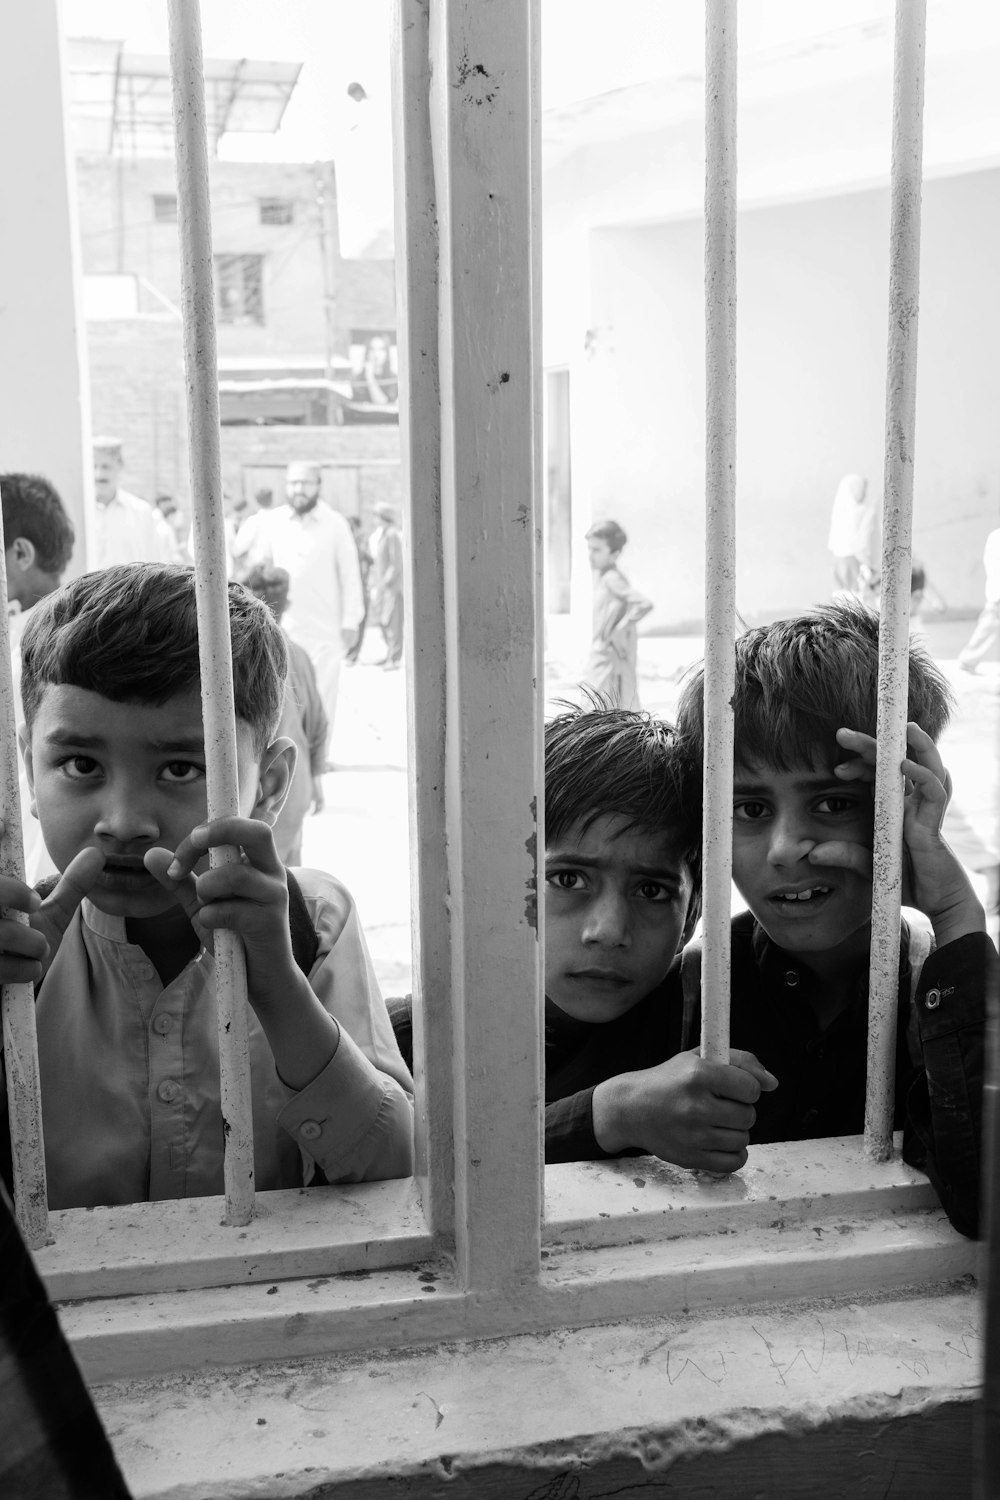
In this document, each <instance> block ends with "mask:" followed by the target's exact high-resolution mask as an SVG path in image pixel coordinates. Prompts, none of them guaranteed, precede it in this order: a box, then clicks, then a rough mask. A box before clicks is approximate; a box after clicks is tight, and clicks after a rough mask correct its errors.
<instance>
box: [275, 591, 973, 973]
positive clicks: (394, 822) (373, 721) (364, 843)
mask: <svg viewBox="0 0 1000 1500" xmlns="http://www.w3.org/2000/svg"><path fill="white" fill-rule="evenodd" d="M971 629H972V622H971V621H968V620H957V621H945V622H931V623H930V624H929V627H928V636H929V646H930V650H931V654H932V655H933V656H934V658H935V660H936V661H937V662H938V664H939V665H940V666H941V668H942V669H943V671H944V672H945V673H946V675H947V677H948V679H949V681H950V682H951V684H952V686H953V688H954V690H955V696H956V699H957V708H956V712H955V717H954V720H953V722H952V725H951V726H950V728H949V729H948V731H947V733H946V735H945V737H944V739H943V740H942V750H943V752H944V758H945V763H946V764H947V766H948V768H949V770H950V771H951V774H952V779H953V782H954V787H955V793H954V798H953V801H952V805H951V807H950V809H949V814H948V823H947V832H948V836H949V839H950V841H951V843H952V845H953V847H954V848H955V849H956V851H957V852H958V853H959V855H960V857H961V858H962V859H963V861H964V862H965V864H966V865H967V866H968V867H969V868H970V870H972V871H973V872H978V871H982V870H983V869H986V868H988V867H989V866H990V865H991V864H992V865H996V862H997V857H998V849H1000V837H998V836H1000V777H998V751H1000V737H998V731H1000V659H994V660H987V661H986V662H984V663H983V664H982V665H981V666H980V668H979V671H978V673H977V674H976V675H974V676H972V675H970V674H969V673H967V672H963V671H961V670H960V669H959V667H958V664H957V660H956V658H957V656H958V652H959V650H960V649H961V647H962V645H963V644H964V643H965V641H966V640H967V639H968V636H969V633H970V631H971ZM701 653H702V641H701V639H700V638H698V637H694V636H660V637H644V638H643V639H642V640H640V642H639V690H640V693H641V695H642V702H643V707H644V708H648V709H651V710H653V711H654V712H657V713H662V714H664V715H666V717H668V718H669V717H671V716H672V714H673V711H674V708H675V705H676V701H677V694H678V689H679V682H680V678H681V677H682V676H683V674H684V672H685V671H686V669H687V668H688V667H689V666H691V665H692V664H693V663H695V662H697V661H698V660H700V658H701ZM380 654H381V653H380V651H379V649H378V644H377V643H376V642H375V641H374V640H373V639H370V638H369V639H367V640H366V642H365V649H364V651H363V653H362V661H361V662H360V663H359V665H358V666H356V667H353V668H350V669H347V670H345V671H344V673H343V674H342V678H341V701H340V705H339V708H338V713H337V725H336V729H335V733H334V740H333V759H334V763H335V764H336V765H337V767H338V770H336V771H334V772H331V773H330V774H328V775H327V776H326V777H325V778H324V789H325V793H326V807H325V809H324V810H323V812H322V813H320V814H318V815H316V816H314V817H311V818H307V820H306V825H305V831H304V839H303V862H304V863H305V864H306V865H315V866H317V867H319V868H320V869H326V870H329V871H331V872H332V873H333V874H335V875H337V876H338V877H339V878H340V879H341V880H343V882H344V883H345V885H347V887H348V888H349V889H350V890H351V892H352V893H353V895H354V897H355V900H356V901H357V903H358V908H359V911H360V913H361V919H362V921H363V923H364V927H365V931H366V933H367V935H368V942H369V946H370V947H371V950H372V956H373V959H374V961H375V967H376V970H377V972H378V975H379V979H380V981H381V983H382V987H383V990H384V991H385V993H386V994H402V993H405V992H406V991H407V990H408V989H409V988H410V973H411V958H410V870H409V849H408V828H407V785H406V782H407V777H406V683H405V669H404V671H397V672H383V671H382V670H381V669H380V668H379V667H378V666H377V665H376V662H377V660H378V658H379V656H380ZM577 669H578V668H577V657H576V655H575V654H574V653H573V652H572V650H569V649H566V647H565V644H564V643H561V642H558V641H557V643H556V645H555V647H554V648H553V647H550V651H549V653H548V658H547V661H546V682H545V687H546V700H547V704H548V705H549V706H550V707H551V705H552V704H553V702H554V700H556V699H559V698H561V697H566V696H569V697H571V696H572V693H573V686H574V678H575V673H576V670H577ZM975 880H976V884H977V888H978V889H979V892H980V894H981V895H982V896H984V897H985V895H986V891H987V882H986V877H985V876H984V875H981V874H976V875H975ZM992 931H993V933H994V936H996V918H995V916H994V917H993V918H992Z"/></svg>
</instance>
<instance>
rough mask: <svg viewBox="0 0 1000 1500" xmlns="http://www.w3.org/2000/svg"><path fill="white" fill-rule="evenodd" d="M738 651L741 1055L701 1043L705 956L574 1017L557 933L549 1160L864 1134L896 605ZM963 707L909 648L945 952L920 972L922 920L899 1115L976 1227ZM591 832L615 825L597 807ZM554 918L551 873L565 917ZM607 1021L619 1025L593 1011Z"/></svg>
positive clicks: (821, 620)
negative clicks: (955, 831)
mask: <svg viewBox="0 0 1000 1500" xmlns="http://www.w3.org/2000/svg"><path fill="white" fill-rule="evenodd" d="M736 650H737V668H736V692H735V695H734V710H735V717H736V785H735V810H734V811H735V821H734V860H733V875H734V880H735V882H736V884H737V886H738V887H739V889H740V891H741V894H742V895H743V896H744V898H745V899H746V901H747V903H748V905H749V906H750V911H749V912H747V913H744V914H743V915H741V916H738V917H737V918H735V920H734V923H733V946H732V995H731V1041H732V1043H733V1050H732V1051H731V1053H730V1064H731V1065H730V1066H729V1067H728V1068H727V1067H721V1068H718V1071H716V1072H714V1073H710V1072H709V1071H708V1070H709V1069H710V1068H713V1067H716V1066H717V1065H711V1064H707V1063H704V1062H702V1061H701V1059H700V1058H699V1057H698V1055H697V1052H696V1051H695V1050H689V1049H692V1048H693V1047H694V1044H696V1043H697V1041H698V1032H699V1027H700V1014H699V1010H700V1006H699V999H698V984H699V975H698V967H699V966H698V962H697V957H698V955H697V950H696V949H694V948H691V949H689V950H688V952H687V953H686V955H685V957H684V960H683V961H682V960H680V959H678V960H676V961H675V962H674V964H673V965H672V966H671V967H670V969H669V972H668V973H666V974H665V975H664V976H663V977H662V979H661V980H660V981H659V982H654V983H653V985H652V987H651V988H650V989H649V990H648V991H647V992H646V994H645V995H644V996H641V997H640V996H637V997H636V999H635V1000H634V1001H633V1002H632V1007H633V1008H632V1009H630V1010H628V1011H627V1012H626V1013H625V1015H624V1016H622V1015H621V1014H620V1013H618V1012H616V1016H618V1019H617V1020H615V1019H614V1018H613V1017H612V1016H610V1015H605V1016H604V1017H600V1016H598V1015H597V1014H596V1013H594V1014H591V1015H583V1014H580V1013H578V1014H577V1017H576V1021H575V1023H574V1022H572V1021H571V1020H570V1019H568V1018H567V1016H564V1015H563V1014H562V1012H563V1011H565V1010H566V1006H565V1003H564V1001H561V1000H560V998H559V995H558V993H554V990H555V986H554V984H553V963H554V955H553V954H552V953H550V952H549V946H548V944H547V957H546V980H547V983H546V989H547V993H548V997H549V998H548V1002H547V1011H546V1014H547V1018H548V1020H549V1023H550V1024H549V1026H548V1027H547V1079H546V1100H547V1101H550V1102H549V1103H548V1108H547V1111H546V1159H547V1160H549V1161H569V1160H581V1159H593V1158H598V1157H602V1156H616V1155H621V1154H623V1153H624V1152H627V1151H630V1150H632V1151H635V1150H638V1151H642V1152H647V1153H652V1154H655V1155H658V1156H660V1157H662V1158H663V1159H664V1160H667V1161H672V1162H675V1163H677V1164H679V1165H681V1166H710V1167H711V1169H712V1170H715V1171H734V1170H736V1169H738V1168H739V1167H740V1166H742V1165H743V1162H744V1161H745V1160H746V1145H747V1143H748V1142H749V1143H750V1144H757V1143H760V1142H765V1141H776V1140H790V1139H808V1138H812V1137H817V1136H824V1135H840V1134H844V1135H849V1134H850V1135H853V1134H857V1133H859V1132H860V1131H861V1130H862V1128H863V1124H864V1095H865V1075H866V1064H867V992H868V963H869V950H870V920H871V882H872V865H871V847H872V836H873V832H872V831H873V822H874V809H873V798H872V784H873V781H874V763H875V745H874V740H873V738H872V735H873V734H874V730H875V721H876V705H877V669H878V618H877V616H875V615H874V614H872V613H871V612H870V611H868V610H866V609H864V608H863V607H861V606H857V605H834V606H829V607H827V608H826V609H822V610H818V611H816V612H815V613H813V614H809V615H805V616H801V617H799V618H797V619H794V620H789V621H780V622H778V623H777V624H775V625H772V626H768V627H764V628H762V629H759V630H754V631H750V632H748V633H747V634H746V635H744V636H743V637H741V638H740V640H739V641H738V642H737V646H736ZM702 692H703V679H702V677H701V674H699V675H698V676H697V677H696V678H695V679H694V681H693V682H692V683H691V684H690V685H689V687H688V688H687V689H686V691H685V694H684V696H683V699H682V702H681V710H680V718H679V730H680V741H679V743H680V744H681V745H683V746H687V747H689V751H688V752H685V762H686V763H687V764H688V766H689V769H688V770H687V771H686V772H685V773H684V774H685V790H684V792H683V794H682V797H681V799H680V801H677V800H675V802H674V804H673V807H672V809H667V808H664V809H663V816H664V817H665V819H666V820H667V821H666V823H665V824H664V825H661V826H673V827H674V829H675V833H674V835H673V837H674V838H675V839H676V838H678V837H679V838H680V845H679V847H684V846H685V844H686V839H685V838H684V836H682V835H680V829H681V828H682V827H683V826H684V825H683V823H681V822H674V823H673V824H671V823H670V821H669V820H670V819H677V818H678V816H679V815H680V814H681V813H682V812H683V808H684V806H687V805H688V804H689V803H690V801H691V799H692V798H696V797H697V792H696V791H695V790H694V788H695V784H696V778H698V779H699V780H700V769H699V770H696V769H695V767H700V762H701V756H702ZM949 709H950V693H949V690H948V687H947V684H946V683H945V681H944V679H943V678H942V677H941V675H940V673H939V672H938V671H937V669H936V668H935V667H934V665H933V663H932V662H931V661H930V659H929V658H928V657H927V656H926V655H924V654H923V653H922V652H921V651H919V649H914V648H912V647H911V651H910V680H909V704H908V716H909V718H910V720H911V721H912V722H911V724H910V726H909V730H908V749H909V757H910V758H908V759H907V760H906V761H904V763H903V768H902V769H903V773H904V775H905V777H906V802H905V813H904V826H903V837H904V843H905V854H906V873H907V877H908V887H909V888H908V889H907V890H906V891H904V895H905V897H906V900H907V903H908V904H910V905H913V906H915V907H917V908H918V909H919V910H921V911H923V912H924V913H925V914H926V916H927V917H928V918H929V919H930V922H931V925H932V927H933V930H934V940H933V941H934V944H935V945H936V946H935V950H934V951H933V952H930V954H929V956H927V957H926V962H924V963H923V966H922V968H921V967H920V962H921V959H922V958H923V957H924V954H925V953H926V951H927V949H928V948H930V946H931V942H930V940H929V938H928V939H925V940H924V941H923V944H922V943H921V934H920V932H919V931H918V930H917V929H914V930H913V931H912V932H911V930H910V927H909V926H908V925H907V924H906V923H904V924H903V932H902V936H901V945H900V990H899V993H900V1017H899V1026H898V1031H897V1049H896V1079H895V1096H894V1098H895V1105H894V1127H895V1128H901V1129H903V1132H904V1139H903V1155H904V1158H905V1159H906V1160H907V1161H908V1162H909V1163H911V1165H913V1166H916V1167H919V1168H920V1169H921V1170H923V1171H925V1172H926V1173H927V1174H928V1176H929V1177H930V1178H931V1181H932V1182H933V1184H934V1186H935V1189H936V1191H937V1192H938V1195H939V1197H940V1198H941V1202H942V1204H943V1206H944V1208H945V1210H946V1211H947V1213H948V1216H949V1218H950V1219H951V1221H952V1223H953V1224H954V1225H955V1226H956V1228H958V1229H960V1230H961V1231H962V1232H963V1233H965V1234H975V1232H976V1227H977V1223H978V1184H979V1137H980V1130H981V1094H982V1053H983V1029H984V1016H985V994H986V987H987V983H988V979H989V975H990V973H991V971H992V969H993V968H994V966H995V965H996V953H995V950H994V949H993V945H992V943H991V942H990V941H989V939H988V937H987V936H986V931H985V918H984V914H983V910H982V907H981V905H980V904H979V902H978V900H977V899H976V896H975V893H974V891H973V890H972V887H971V885H970V884H969V881H968V879H967V878H966V876H965V874H964V871H963V870H962V868H961V865H960V864H959V862H958V861H957V860H956V859H955V857H954V855H953V854H952V852H951V850H950V849H949V848H948V846H947V844H946V843H945V842H944V840H943V839H942V838H941V823H942V820H943V817H944V810H945V807H946V805H947V800H948V796H949V794H950V782H949V778H948V776H947V773H946V771H945V769H944V766H943V764H942V762H941V758H940V756H939V754H938V752H937V749H936V747H935V743H934V741H935V739H936V738H937V736H938V735H939V734H940V733H941V732H942V730H943V729H944V727H945V725H946V723H947V720H948V714H949ZM557 723H558V721H557ZM845 724H847V725H851V726H852V727H851V728H850V729H848V728H845V727H843V726H844V725H845ZM551 729H552V726H550V730H551ZM547 750H548V746H547ZM688 754H690V761H688V760H687V756H688ZM546 773H547V781H546V798H547V801H548V802H550V803H552V804H553V805H554V807H555V808H557V809H558V808H559V806H560V791H559V783H560V781H561V780H562V779H564V778H565V777H566V776H567V774H568V771H567V768H566V766H565V765H563V764H560V762H559V761H558V760H557V759H553V758H552V757H550V755H549V754H548V753H547V756H546ZM592 787H593V790H591V788H592ZM576 795H577V798H578V800H577V802H576V804H575V806H576V807H577V808H593V807H597V808H598V809H600V808H602V806H603V800H602V799H604V800H606V798H607V790H606V788H604V787H601V786H600V785H599V784H598V783H597V782H596V781H594V780H590V781H588V780H587V779H586V776H585V773H583V774H581V775H580V777H579V778H578V780H577V786H576ZM571 805H573V804H571ZM609 806H610V807H612V808H613V809H615V810H617V808H616V804H615V802H614V801H612V802H611V803H610V804H609ZM593 826H594V827H596V828H599V827H600V826H601V820H600V816H599V814H598V813H595V814H594V815H593ZM646 826H648V825H646ZM559 837H560V829H559V826H558V823H556V824H553V825H551V826H550V825H549V824H548V822H547V837H546V843H547V855H548V856H549V858H550V859H551V858H552V857H553V856H554V855H557V854H558V853H559V850H558V843H559ZM662 837H664V835H662V834H661V838H662ZM667 842H668V843H669V839H668V840H667ZM609 847H610V846H609ZM560 868H561V867H560V865H559V864H553V866H552V870H553V872H554V873H557V874H558V873H559V871H560ZM690 868H691V866H690V865H689V869H690ZM570 878H572V880H573V884H574V886H575V885H577V883H578V881H579V882H580V883H582V882H583V880H584V876H583V874H581V875H580V876H579V877H575V876H573V877H569V876H566V875H563V876H561V879H562V882H563V884H566V883H567V882H568V880H569V879H570ZM552 912H553V898H552V890H551V874H550V890H549V899H548V903H547V907H546V915H547V921H548V922H549V923H550V930H551V924H552ZM556 920H557V921H558V920H559V915H558V913H557V914H556ZM623 932H624V929H623ZM622 941H623V942H625V941H627V938H625V937H623V938H622ZM608 951H609V952H611V953H613V952H614V949H613V947H610V946H609V948H608ZM553 1002H555V1005H554V1006H553ZM572 1014H573V1013H572V1012H570V1013H569V1015H570V1016H572ZM602 1019H603V1020H604V1022H605V1023H608V1022H611V1023H612V1024H605V1025H602V1026H600V1027H595V1026H594V1025H593V1024H591V1025H589V1026H584V1025H582V1024H581V1023H582V1022H584V1021H590V1022H591V1023H593V1022H594V1021H599V1020H602ZM612 1025H613V1026H614V1028H615V1029H614V1030H613V1029H612ZM750 1049H752V1050H750ZM662 1059H668V1061H666V1062H664V1061H662ZM779 1081H780V1088H779V1087H778V1083H779Z"/></svg>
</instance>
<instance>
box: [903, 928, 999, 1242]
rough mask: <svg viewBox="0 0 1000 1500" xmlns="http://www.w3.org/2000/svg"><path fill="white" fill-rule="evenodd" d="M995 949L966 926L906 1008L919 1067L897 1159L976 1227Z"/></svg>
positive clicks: (972, 1232)
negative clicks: (920, 1174) (922, 1174)
mask: <svg viewBox="0 0 1000 1500" xmlns="http://www.w3.org/2000/svg"><path fill="white" fill-rule="evenodd" d="M997 980H998V960H997V953H996V949H995V948H994V946H993V944H992V942H991V941H990V939H989V938H988V937H987V936H986V934H985V933H971V934H969V935H968V936H967V937H963V938H959V939H958V940H957V941H956V942H954V943H948V944H947V945H946V946H945V947H944V948H941V949H939V950H937V951H936V952H934V953H932V954H930V956H929V957H928V959H927V961H926V962H925V964H924V966H923V969H922V971H921V974H920V979H919V981H918V984H917V991H916V995H915V996H914V1006H913V1015H912V1018H911V1019H912V1025H913V1027H914V1028H915V1031H916V1036H917V1041H918V1047H919V1053H920V1058H921V1060H922V1063H923V1067H922V1069H921V1070H919V1071H918V1072H917V1076H916V1077H915V1079H914V1080H913V1083H912V1084H911V1085H910V1090H909V1093H908V1095H907V1100H906V1106H907V1107H906V1121H905V1123H904V1127H903V1159H904V1160H905V1161H907V1162H909V1164H910V1166H913V1167H917V1168H918V1169H919V1170H920V1171H922V1172H926V1173H927V1176H928V1177H929V1178H930V1180H931V1182H932V1183H933V1185H934V1189H935V1191H936V1192H937V1195H938V1197H939V1198H940V1199H941V1206H942V1207H943V1209H944V1211H945V1213H946V1214H947V1215H948V1218H949V1219H950V1220H951V1222H952V1224H953V1225H954V1226H955V1228H956V1229H957V1230H959V1231H960V1232H961V1233H962V1234H965V1235H968V1236H969V1237H970V1238H972V1239H974V1238H975V1237H976V1236H977V1234H978V1232H979V1192H980V1176H981V1150H982V1130H983V1051H984V1039H985V1029H986V996H987V993H988V992H989V990H990V989H991V988H993V989H995V987H996V984H997Z"/></svg>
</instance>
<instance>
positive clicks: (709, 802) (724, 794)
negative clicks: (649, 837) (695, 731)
mask: <svg viewBox="0 0 1000 1500" xmlns="http://www.w3.org/2000/svg"><path fill="white" fill-rule="evenodd" d="M705 379H706V454H705V469H706V473H705V486H706V488H705V508H706V528H705V531H706V535H705V769H704V835H703V855H702V859H703V881H704V885H703V892H704V894H703V924H704V950H703V958H702V1006H701V1013H702V1020H701V1053H702V1056H703V1057H705V1058H707V1059H709V1060H710V1061H712V1062H728V1061H729V947H730V921H731V909H732V901H731V895H730V891H731V880H732V867H733V847H732V827H733V769H734V765H733V708H732V699H733V691H734V686H735V670H736V662H735V652H734V649H733V638H734V636H735V631H736V594H735V587H736V0H707V5H706V14H705Z"/></svg>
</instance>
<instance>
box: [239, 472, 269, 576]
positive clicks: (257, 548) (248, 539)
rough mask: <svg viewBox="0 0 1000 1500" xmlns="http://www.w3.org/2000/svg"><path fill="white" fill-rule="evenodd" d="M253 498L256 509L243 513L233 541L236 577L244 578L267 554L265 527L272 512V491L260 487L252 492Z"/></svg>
mask: <svg viewBox="0 0 1000 1500" xmlns="http://www.w3.org/2000/svg"><path fill="white" fill-rule="evenodd" d="M253 498H254V501H255V503H256V506H257V509H256V510H253V511H251V512H250V514H249V515H244V517H243V519H242V520H241V521H240V526H239V530H238V531H237V533H236V539H235V541H234V543H233V565H234V567H235V569H236V577H237V578H244V577H245V576H246V574H247V573H248V572H249V571H250V570H251V569H252V568H255V567H256V566H257V564H258V563H259V562H260V561H261V560H262V558H264V557H266V556H267V528H268V524H269V523H270V520H271V516H272V515H273V513H274V491H273V490H271V489H266V488H262V489H259V490H256V491H255V492H254V497H253Z"/></svg>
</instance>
